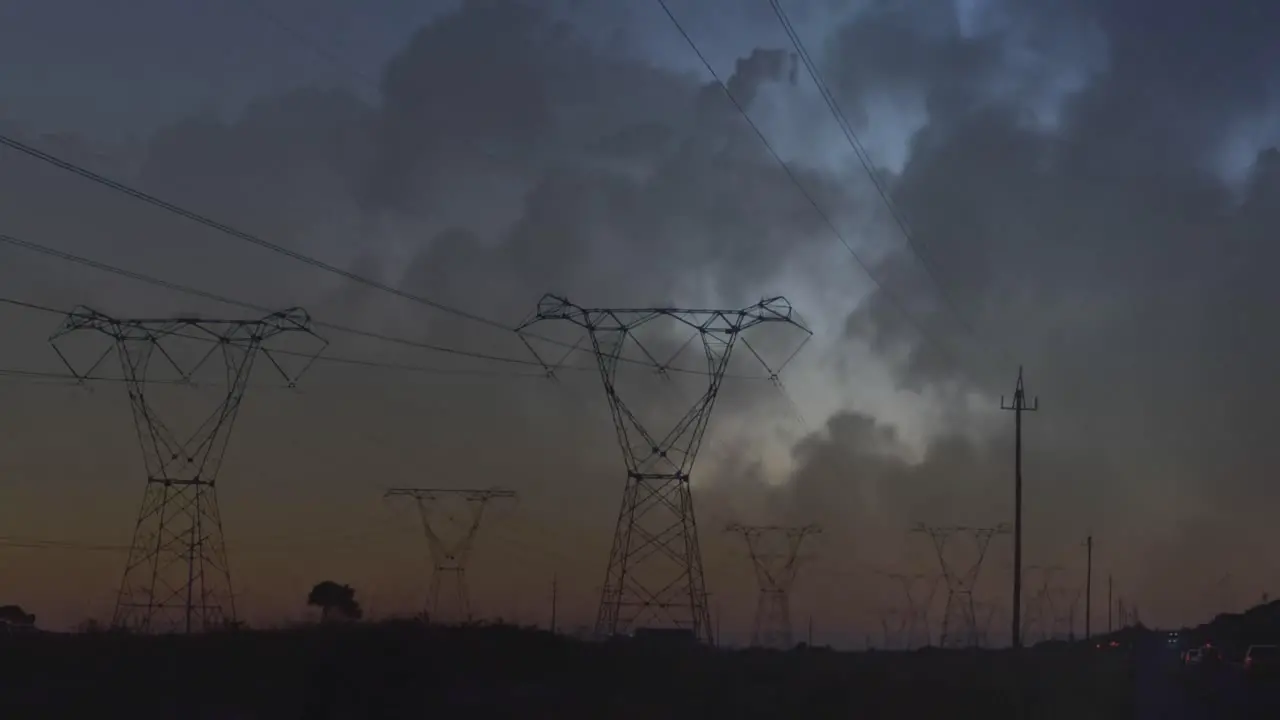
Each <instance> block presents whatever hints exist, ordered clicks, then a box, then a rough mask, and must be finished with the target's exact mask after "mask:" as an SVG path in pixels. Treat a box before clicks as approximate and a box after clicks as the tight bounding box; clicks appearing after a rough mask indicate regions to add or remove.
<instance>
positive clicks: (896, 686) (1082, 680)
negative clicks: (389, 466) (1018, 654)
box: [0, 622, 1133, 720]
mask: <svg viewBox="0 0 1280 720" xmlns="http://www.w3.org/2000/svg"><path fill="white" fill-rule="evenodd" d="M0 657H4V658H6V659H7V660H10V661H12V662H6V672H5V673H4V676H3V680H2V681H0V682H2V683H3V686H2V687H0V690H2V691H3V692H0V717H4V718H14V719H17V718H36V717H39V718H47V717H90V716H94V717H96V716H102V715H104V714H112V715H114V714H120V715H124V714H127V715H128V716H129V717H132V718H161V717H163V718H175V717H183V718H193V719H195V718H272V719H273V720H274V719H282V718H426V717H464V716H467V714H476V715H477V716H483V717H493V718H497V717H521V718H531V717H532V718H553V717H554V718H562V717H591V718H609V719H612V718H684V717H689V718H721V717H723V718H806V719H808V718H827V717H831V718H836V717H839V718H848V717H858V718H882V717H883V718H895V719H896V720H897V719H900V718H904V717H907V718H914V717H921V718H924V717H938V716H942V715H940V713H945V714H948V715H949V714H954V713H957V712H958V713H961V714H962V715H964V716H965V717H981V718H984V720H996V719H998V718H1014V717H1031V718H1059V717H1061V718H1079V717H1088V718H1096V719H1102V720H1105V719H1106V718H1130V717H1132V714H1133V705H1132V700H1133V692H1132V663H1131V657H1130V655H1129V653H1128V652H1126V651H1123V650H1119V651H1112V650H1103V651H1099V650H1097V649H1096V648H1095V647H1092V646H1084V645H1083V644H1080V645H1076V646H1073V647H1070V648H1057V649H1051V650H1044V649H1040V650H1031V651H1026V652H1025V653H1024V654H1023V656H1022V658H1020V659H1019V660H1018V661H1017V662H1015V660H1014V657H1013V655H1012V654H1011V653H1009V652H997V651H987V652H983V651H975V652H963V651H956V652H942V651H922V652H915V653H886V652H868V653H843V652H833V651H830V650H825V649H803V648H801V649H797V650H794V651H791V652H786V653H783V652H770V651H718V650H713V649H710V648H697V647H695V648H684V647H664V646H661V645H660V644H659V645H652V644H647V643H644V642H639V641H634V640H631V641H628V640H621V641H616V642H611V643H585V642H581V641H576V640H572V639H569V638H565V637H560V636H554V635H551V634H549V633H545V632H540V631H536V630H529V629H520V628H514V627H510V626H475V627H457V628H442V627H425V626H423V625H420V624H418V623H413V622H386V623H379V624H350V625H348V624H339V625H333V624H328V625H325V626H316V627H308V628H300V629H296V630H280V631H252V630H240V631H235V632H226V633H217V634H209V635H203V636H192V637H181V636H169V637H145V636H126V635H117V634H110V633H99V634H78V635H72V634H52V633H41V634H35V635H24V636H16V635H14V636H8V637H3V638H0ZM1019 682H1022V683H1024V684H1025V689H1024V692H1022V693H1019V692H1018V684H1019ZM1020 697H1022V698H1025V702H1026V712H1024V713H1021V714H1020V713H1018V712H1017V704H1018V701H1019V698H1020Z"/></svg>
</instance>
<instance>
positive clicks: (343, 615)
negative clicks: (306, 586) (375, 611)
mask: <svg viewBox="0 0 1280 720" xmlns="http://www.w3.org/2000/svg"><path fill="white" fill-rule="evenodd" d="M307 604H308V605H311V606H314V607H318V608H320V619H321V620H324V621H329V620H359V619H360V617H361V616H362V615H363V614H364V612H363V611H362V610H361V609H360V603H358V602H356V591H355V589H354V588H352V587H351V586H350V585H339V584H338V583H336V582H333V581H332V580H325V581H324V582H320V583H317V584H316V586H315V587H313V588H311V594H309V595H307Z"/></svg>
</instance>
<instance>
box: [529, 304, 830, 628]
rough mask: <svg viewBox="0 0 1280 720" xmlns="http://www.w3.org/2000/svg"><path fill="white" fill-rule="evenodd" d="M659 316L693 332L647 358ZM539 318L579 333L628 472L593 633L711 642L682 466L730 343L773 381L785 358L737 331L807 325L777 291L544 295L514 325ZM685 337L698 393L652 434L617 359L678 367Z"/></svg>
mask: <svg viewBox="0 0 1280 720" xmlns="http://www.w3.org/2000/svg"><path fill="white" fill-rule="evenodd" d="M664 319H665V320H669V321H674V322H675V323H677V324H678V325H682V326H684V327H685V328H686V329H688V330H692V331H693V335H692V337H690V338H689V340H688V342H686V343H685V344H684V345H682V346H681V347H680V348H679V349H678V350H677V351H676V353H675V354H674V355H672V356H671V357H670V358H668V359H667V360H666V361H665V362H664V361H660V360H658V359H656V358H655V357H654V355H653V353H651V352H650V351H649V349H648V348H646V347H645V346H644V344H643V343H641V342H640V340H639V338H637V337H636V330H637V329H639V328H640V327H641V326H645V325H649V324H650V323H653V322H654V321H657V320H664ZM547 321H560V322H567V323H571V324H573V325H576V326H578V327H580V328H582V329H583V330H585V331H586V333H587V336H588V337H589V339H590V341H591V348H592V350H593V351H594V353H595V357H596V362H597V365H598V366H599V370H600V378H601V380H602V381H603V383H604V390H605V396H606V398H607V399H608V402H609V409H610V412H611V414H612V416H613V422H614V428H615V431H616V433H617V438H618V444H619V446H621V448H622V455H623V461H624V464H625V465H626V470H627V481H626V487H625V489H624V490H623V495H622V506H621V508H620V510H619V512H618V519H617V525H616V528H615V531H614V537H613V543H612V546H611V549H610V551H609V561H608V565H607V566H606V570H605V581H604V583H603V586H602V589H601V595H600V609H599V612H598V613H597V616H596V634H597V635H600V636H612V635H616V634H619V633H626V632H629V631H631V630H632V629H634V628H637V627H642V626H643V625H644V624H650V623H658V624H662V625H668V626H670V625H674V626H675V627H677V628H681V629H685V630H688V631H691V632H692V633H693V634H694V636H695V637H696V638H698V639H699V640H701V641H703V642H706V643H712V642H713V641H714V638H713V637H712V635H713V628H712V626H711V615H710V610H709V608H708V606H707V589H706V579H705V577H704V575H703V567H702V552H701V549H700V547H699V544H698V528H697V521H696V518H695V516H694V511H693V495H692V492H691V491H690V485H689V477H690V472H691V471H692V469H693V464H694V460H695V459H696V458H697V455H698V450H699V448H700V447H701V445H702V439H703V436H704V435H705V433H706V429H707V424H708V422H709V421H710V419H711V411H712V408H713V407H714V405H715V401H716V397H717V395H718V394H719V392H720V387H721V383H722V382H723V380H724V376H725V371H726V370H727V369H728V365H729V358H730V356H731V354H732V351H733V349H734V347H735V345H736V344H737V343H738V342H739V340H741V341H742V343H743V344H744V345H746V347H747V348H748V349H749V350H750V351H751V354H752V355H753V356H754V357H755V358H756V359H757V360H760V362H761V364H762V365H765V368H766V370H768V371H769V377H770V379H771V380H774V381H775V382H776V381H777V377H778V372H780V371H781V370H782V367H785V365H786V363H783V365H782V366H781V367H779V368H777V370H774V369H771V368H769V367H768V365H766V364H765V363H764V361H763V359H761V358H760V355H759V354H758V353H756V352H755V350H754V349H753V348H751V346H750V344H749V343H747V342H746V340H745V338H742V334H743V332H744V331H746V330H748V329H750V328H752V327H755V326H757V325H761V324H764V323H787V324H791V325H795V326H796V327H798V328H800V329H801V330H804V332H806V333H808V332H809V331H808V329H807V328H805V327H804V326H803V325H801V324H800V323H799V322H798V321H797V320H796V319H794V318H793V312H792V309H791V305H790V303H788V302H787V301H786V299H784V298H781V297H775V298H771V299H767V300H763V301H761V302H759V303H757V304H755V305H752V306H750V307H747V308H743V309H740V310H694V309H680V308H669V307H668V308H584V307H580V306H578V305H574V304H573V303H571V302H569V301H568V300H566V299H565V298H563V297H558V296H555V295H545V296H543V298H542V300H541V301H540V302H539V303H538V309H537V312H536V313H535V314H534V316H533V318H532V319H531V320H529V321H528V322H525V323H524V324H522V325H521V326H520V327H519V328H517V331H523V330H525V329H526V328H528V327H529V326H531V325H534V324H537V323H541V322H547ZM521 338H522V339H524V335H521ZM694 338H697V339H699V340H700V341H701V343H702V348H703V351H704V355H705V360H706V366H705V371H700V372H698V373H697V374H699V375H704V376H705V377H706V379H707V386H706V390H705V391H704V392H703V393H702V394H701V395H700V396H699V397H698V398H697V399H696V400H695V401H694V402H693V404H692V406H690V407H689V409H688V411H687V412H685V414H684V415H683V416H682V417H681V418H680V419H679V420H678V421H677V422H676V423H675V424H674V426H672V427H671V429H670V430H669V431H668V432H667V433H666V434H664V435H658V434H655V433H654V432H652V431H651V429H650V428H646V427H644V425H643V424H642V423H641V421H640V420H639V418H638V417H637V416H636V414H635V413H634V412H633V410H632V408H631V407H629V406H628V403H627V402H626V401H625V400H624V399H623V398H622V396H621V395H620V394H619V392H618V389H617V383H616V381H617V373H618V366H619V364H620V362H623V361H625V362H628V363H636V364H641V365H647V366H649V367H650V368H651V369H653V370H656V371H657V372H658V373H659V374H660V375H663V376H667V374H668V372H669V371H677V370H679V368H674V367H672V365H671V363H672V362H673V361H674V360H675V359H676V357H677V356H679V354H680V353H681V352H682V351H683V349H684V348H685V347H686V346H688V344H689V343H691V342H693V340H694ZM525 344H526V346H528V347H529V350H530V351H531V352H533V354H534V356H535V357H538V361H539V362H540V363H542V366H543V368H544V369H545V370H546V371H547V373H548V375H551V376H554V372H555V369H556V366H554V365H549V364H548V363H547V362H545V361H544V360H543V359H542V358H541V357H540V356H539V355H538V353H537V351H536V350H534V348H533V346H532V345H530V344H529V342H528V340H527V339H526V340H525ZM628 344H630V345H632V346H634V347H635V348H637V349H638V350H639V351H640V353H641V355H642V358H632V357H625V358H624V357H623V354H622V353H623V350H624V349H625V348H626V347H627V346H628ZM575 347H576V346H575ZM797 352H798V348H797ZM794 356H795V353H792V356H791V357H794ZM789 361H790V358H788V362H789ZM686 372H687V371H686Z"/></svg>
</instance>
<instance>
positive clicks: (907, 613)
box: [881, 573, 942, 649]
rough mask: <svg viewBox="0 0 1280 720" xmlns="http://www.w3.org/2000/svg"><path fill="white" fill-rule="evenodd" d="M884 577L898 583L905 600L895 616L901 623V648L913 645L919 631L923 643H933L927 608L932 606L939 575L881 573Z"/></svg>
mask: <svg viewBox="0 0 1280 720" xmlns="http://www.w3.org/2000/svg"><path fill="white" fill-rule="evenodd" d="M881 574H882V575H884V577H886V578H888V579H890V580H893V581H894V582H896V583H898V585H899V586H900V587H901V588H902V596H903V599H904V600H906V603H907V605H906V609H905V610H903V611H902V612H899V613H898V614H897V615H896V617H897V618H898V623H899V624H900V625H901V627H900V628H899V632H900V634H901V636H902V643H903V648H904V649H905V648H908V647H915V644H916V642H917V638H918V637H919V634H920V631H921V630H923V631H924V645H925V647H928V646H929V645H932V644H933V631H932V627H931V626H930V624H929V610H930V609H931V608H932V607H933V598H934V596H935V595H936V594H937V592H938V582H939V581H940V580H942V576H941V575H921V574H916V575H907V574H904V573H881ZM922 588H923V589H924V594H923V598H922V597H921V593H920V591H921V589H922Z"/></svg>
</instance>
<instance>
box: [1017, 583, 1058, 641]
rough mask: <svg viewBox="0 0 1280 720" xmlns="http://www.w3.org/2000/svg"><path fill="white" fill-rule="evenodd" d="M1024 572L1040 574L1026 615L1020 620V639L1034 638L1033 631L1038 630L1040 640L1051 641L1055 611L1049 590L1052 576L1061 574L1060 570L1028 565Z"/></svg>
mask: <svg viewBox="0 0 1280 720" xmlns="http://www.w3.org/2000/svg"><path fill="white" fill-rule="evenodd" d="M1026 570H1027V571H1028V572H1029V573H1035V572H1038V573H1040V585H1039V587H1037V588H1036V591H1035V593H1034V594H1033V595H1032V596H1031V598H1030V601H1029V602H1028V603H1027V608H1026V613H1025V614H1024V615H1023V618H1022V625H1021V632H1022V637H1023V638H1031V637H1034V636H1035V635H1034V631H1035V629H1037V628H1038V629H1039V631H1040V639H1041V640H1052V639H1053V630H1054V627H1053V624H1054V617H1055V614H1056V610H1055V608H1054V606H1053V593H1052V592H1051V588H1052V583H1053V576H1054V575H1055V574H1056V573H1058V572H1061V571H1062V568H1061V567H1060V566H1058V565H1028V566H1027V567H1026Z"/></svg>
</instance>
